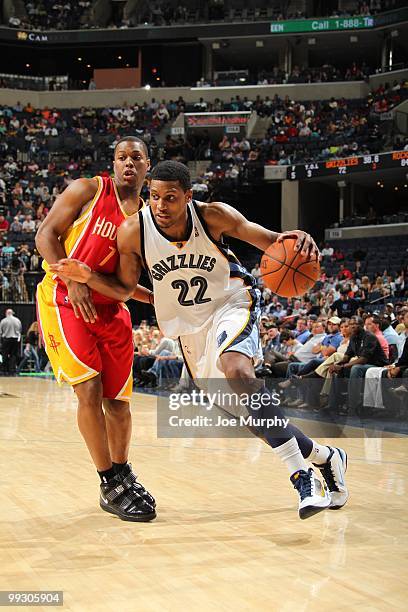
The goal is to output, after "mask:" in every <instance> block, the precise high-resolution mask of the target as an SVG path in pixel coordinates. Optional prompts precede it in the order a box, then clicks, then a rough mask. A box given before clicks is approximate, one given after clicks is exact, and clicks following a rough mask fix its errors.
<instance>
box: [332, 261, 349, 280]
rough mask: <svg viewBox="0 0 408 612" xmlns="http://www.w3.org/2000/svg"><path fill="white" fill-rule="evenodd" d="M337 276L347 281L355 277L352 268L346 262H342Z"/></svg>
mask: <svg viewBox="0 0 408 612" xmlns="http://www.w3.org/2000/svg"><path fill="white" fill-rule="evenodd" d="M336 277H337V278H338V280H339V281H343V280H346V281H347V280H350V279H351V278H353V274H352V273H351V270H349V269H348V268H346V267H345V265H344V264H340V269H339V271H338V272H337V275H336Z"/></svg>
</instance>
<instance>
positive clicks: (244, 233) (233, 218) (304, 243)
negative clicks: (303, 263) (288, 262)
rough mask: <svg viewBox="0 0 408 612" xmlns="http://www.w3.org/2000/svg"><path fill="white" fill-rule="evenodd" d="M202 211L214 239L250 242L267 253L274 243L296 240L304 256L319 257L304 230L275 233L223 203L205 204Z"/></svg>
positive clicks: (312, 241)
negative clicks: (236, 239) (222, 238)
mask: <svg viewBox="0 0 408 612" xmlns="http://www.w3.org/2000/svg"><path fill="white" fill-rule="evenodd" d="M200 210H201V212H202V214H203V216H204V220H205V221H206V223H207V226H208V229H209V230H210V232H211V234H212V235H213V236H214V238H219V237H220V236H221V235H225V236H231V237H232V238H238V239H239V240H243V241H244V242H248V243H249V244H252V245H253V246H255V247H257V248H258V249H260V250H261V251H266V249H267V248H268V247H269V246H270V245H271V244H272V242H276V241H279V242H280V241H282V240H285V239H287V238H295V239H296V240H297V242H296V249H297V250H299V251H301V252H302V254H304V255H307V254H310V256H311V257H312V258H315V257H316V258H318V257H319V249H318V247H317V245H316V243H315V241H314V240H313V238H312V237H311V236H310V234H308V233H307V232H304V231H302V230H293V231H289V232H282V233H278V232H273V231H271V230H268V229H266V228H265V227H263V226H262V225H259V224H258V223H253V222H252V221H248V219H246V218H245V217H244V215H242V214H241V213H240V212H239V211H238V210H236V209H235V208H233V207H232V206H229V205H228V204H224V203H222V202H212V203H211V204H203V205H202V207H201V209H200Z"/></svg>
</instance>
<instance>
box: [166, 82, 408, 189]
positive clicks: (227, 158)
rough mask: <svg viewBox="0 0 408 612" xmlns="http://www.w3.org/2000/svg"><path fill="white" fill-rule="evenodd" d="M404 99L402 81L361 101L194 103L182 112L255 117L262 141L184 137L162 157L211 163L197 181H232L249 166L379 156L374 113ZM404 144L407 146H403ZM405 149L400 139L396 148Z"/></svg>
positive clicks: (407, 92) (406, 87)
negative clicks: (262, 122) (261, 121)
mask: <svg viewBox="0 0 408 612" xmlns="http://www.w3.org/2000/svg"><path fill="white" fill-rule="evenodd" d="M407 97H408V81H402V82H401V83H399V82H395V83H393V84H392V85H388V84H387V85H385V86H380V87H379V88H378V89H377V90H375V91H373V92H371V93H370V94H369V95H368V97H367V98H365V99H363V100H345V99H339V100H336V99H334V98H332V99H331V100H326V101H318V102H294V101H293V100H291V99H290V98H289V97H288V96H287V97H286V98H284V99H282V98H279V97H278V96H275V97H274V98H269V97H268V96H266V97H265V98H264V99H262V98H261V97H260V96H258V97H257V98H256V100H255V101H253V100H248V98H247V97H243V98H241V97H240V96H236V97H234V98H232V99H231V102H230V103H229V104H228V105H227V104H222V103H221V101H220V100H215V101H214V103H213V104H210V103H208V102H205V101H204V100H203V99H200V100H199V101H198V102H197V103H196V104H195V105H194V106H192V107H191V108H189V107H188V108H187V110H189V111H191V110H196V111H201V112H202V111H205V110H213V111H218V110H234V111H239V110H252V111H256V113H257V114H258V115H259V116H260V117H269V118H270V127H269V128H268V130H267V133H266V134H265V136H264V137H263V138H258V139H255V140H254V139H248V138H246V137H242V138H238V137H235V136H230V135H228V134H226V135H225V136H224V137H223V138H222V139H221V140H220V141H219V142H218V143H217V144H216V143H214V142H213V140H212V139H211V137H210V134H209V133H207V135H205V136H200V137H199V138H194V137H190V139H189V145H190V148H189V149H187V150H186V148H185V147H184V149H183V148H182V147H181V146H180V142H176V141H173V146H171V143H172V139H171V138H169V139H168V147H167V149H166V155H167V156H168V157H172V156H177V155H178V156H181V158H182V156H183V155H187V157H186V159H191V157H188V155H191V153H194V154H195V159H206V160H209V161H211V162H212V165H211V166H210V168H209V172H207V173H206V174H205V175H203V176H202V177H201V178H202V179H203V182H204V183H205V182H208V181H211V179H212V178H213V177H214V175H217V176H218V178H222V177H227V178H229V177H230V176H231V175H233V177H234V178H236V180H238V178H239V176H240V175H241V174H242V175H244V176H245V175H246V173H247V172H248V170H250V168H251V167H254V166H256V165H259V164H261V165H262V166H264V165H290V164H296V163H307V162H316V161H324V160H327V159H331V158H336V157H337V158H342V157H347V156H350V155H353V156H354V155H365V154H372V153H379V152H381V151H384V150H385V142H386V139H387V131H386V129H384V128H385V123H384V122H383V121H382V120H381V117H380V114H381V113H382V112H386V110H387V111H388V110H391V109H392V108H393V107H394V106H396V105H397V104H399V103H400V102H401V101H402V100H404V99H405V98H407ZM407 144H408V141H407ZM405 146H407V145H406V144H404V141H403V140H401V143H400V146H399V148H405Z"/></svg>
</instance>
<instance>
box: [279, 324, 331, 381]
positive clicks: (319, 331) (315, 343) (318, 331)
mask: <svg viewBox="0 0 408 612" xmlns="http://www.w3.org/2000/svg"><path fill="white" fill-rule="evenodd" d="M282 333H283V332H282ZM325 335H326V334H325V331H324V327H323V325H322V323H321V322H320V321H316V322H315V323H314V325H313V327H312V332H311V337H310V338H309V340H308V341H307V342H306V343H305V344H302V345H301V346H300V347H299V346H297V347H296V350H294V352H293V355H294V357H295V361H296V362H299V363H302V364H305V363H307V362H308V361H310V360H311V359H313V358H314V357H318V356H319V355H320V351H321V349H320V347H321V343H322V340H323V338H324V337H325ZM290 363H291V361H290V360H289V359H286V360H284V361H281V362H277V363H275V364H273V365H272V366H271V370H272V375H273V376H274V377H281V378H283V377H285V376H286V374H287V371H288V367H289V364H290Z"/></svg>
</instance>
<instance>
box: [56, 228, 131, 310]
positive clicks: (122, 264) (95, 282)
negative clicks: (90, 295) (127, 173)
mask: <svg viewBox="0 0 408 612" xmlns="http://www.w3.org/2000/svg"><path fill="white" fill-rule="evenodd" d="M139 244H140V233H139V220H138V219H132V218H129V219H127V220H126V221H124V222H123V223H122V225H121V226H120V227H119V229H118V237H117V245H118V252H119V256H120V258H119V265H118V267H117V269H116V273H115V274H100V273H99V272H94V271H93V270H91V268H90V267H89V266H88V265H86V264H84V263H83V262H81V261H78V260H76V259H61V260H59V261H58V262H57V263H55V264H52V265H50V270H51V271H52V272H55V273H56V274H63V275H64V276H65V277H67V278H69V279H70V280H73V281H76V282H79V283H86V284H87V285H88V287H90V288H91V289H94V290H95V291H98V293H102V295H106V296H107V297H110V298H112V299H114V300H118V301H121V302H125V301H126V300H128V299H129V298H131V297H132V296H133V295H134V293H135V291H136V288H137V283H138V281H139V277H140V273H141V270H142V262H141V257H140V254H139V253H140V247H139Z"/></svg>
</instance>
